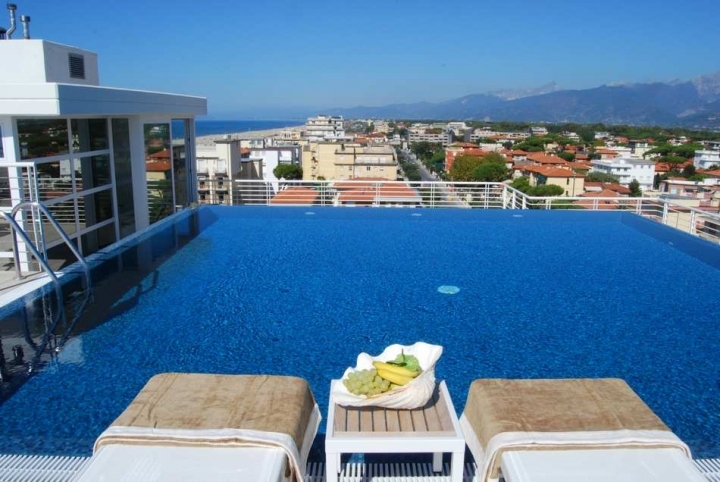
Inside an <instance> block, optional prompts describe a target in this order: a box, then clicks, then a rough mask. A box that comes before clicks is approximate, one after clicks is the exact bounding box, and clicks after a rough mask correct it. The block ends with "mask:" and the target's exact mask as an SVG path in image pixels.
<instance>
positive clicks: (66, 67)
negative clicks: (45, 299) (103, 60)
mask: <svg viewBox="0 0 720 482" xmlns="http://www.w3.org/2000/svg"><path fill="white" fill-rule="evenodd" d="M0 65H3V66H5V67H6V68H4V69H3V72H2V75H0V178H2V186H3V187H4V189H3V190H2V196H0V197H2V204H3V207H2V208H3V209H5V210H9V209H10V208H11V207H12V206H16V205H17V204H19V203H20V202H23V201H40V202H42V203H43V204H44V205H45V206H46V207H47V208H48V210H49V211H50V212H51V213H52V215H53V217H55V218H56V219H57V221H58V222H59V223H60V225H61V226H62V227H63V229H64V231H66V233H67V234H68V236H69V237H70V238H71V239H72V240H74V241H75V243H76V245H77V247H78V248H79V250H80V251H81V252H82V253H83V254H85V255H87V254H89V253H92V252H95V251H97V250H98V249H101V248H103V247H105V246H108V245H110V244H112V243H114V242H116V241H118V240H120V239H122V238H124V237H126V236H129V235H130V234H132V233H134V232H136V231H140V230H142V229H144V228H145V227H147V226H148V225H150V224H152V223H154V222H156V221H158V220H160V219H162V218H164V217H166V216H169V215H170V214H172V213H173V212H175V210H176V209H181V208H183V207H185V206H187V205H189V204H190V203H191V202H193V201H194V200H195V199H196V194H197V191H196V190H195V175H194V170H195V116H197V115H205V114H207V101H206V99H205V98H201V97H191V96H187V95H176V94H169V93H160V92H148V91H138V90H129V89H119V88H110V87H104V86H101V85H100V83H99V71H98V59H97V54H96V53H94V52H90V51H87V50H83V49H79V48H76V47H70V46H66V45H61V44H57V43H53V42H48V41H45V40H40V39H18V40H0ZM174 133H175V135H173V134H174ZM174 137H180V139H179V140H178V142H179V144H177V145H174V144H173V138H174ZM31 186H36V187H35V188H32V187H31ZM41 224H42V225H40V223H32V225H30V224H27V223H25V224H21V227H22V228H23V229H24V230H26V231H28V232H31V234H33V232H34V234H35V239H41V238H42V236H43V235H42V233H43V232H45V233H48V235H50V236H52V234H54V233H55V230H54V228H53V227H52V226H51V225H50V223H49V222H42V223H41ZM62 244H63V242H62V240H61V239H60V238H59V237H57V236H52V237H48V238H46V243H44V245H43V246H42V247H41V249H42V250H43V251H44V253H43V254H44V255H45V256H46V257H47V258H49V259H52V258H54V257H57V258H63V259H64V256H66V255H65V254H63V253H66V250H65V246H63V245H62ZM0 256H2V257H12V253H10V254H9V255H8V253H7V252H5V251H3V252H2V253H0ZM20 258H21V260H20V262H21V265H22V268H23V269H27V267H28V266H29V264H28V261H29V257H28V253H27V251H26V250H25V246H24V245H23V244H22V243H20ZM73 261H74V259H73Z"/></svg>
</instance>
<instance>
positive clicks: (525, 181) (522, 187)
mask: <svg viewBox="0 0 720 482" xmlns="http://www.w3.org/2000/svg"><path fill="white" fill-rule="evenodd" d="M510 187H512V188H515V189H517V190H518V191H522V192H527V191H528V190H529V189H530V178H528V177H527V176H522V177H518V178H517V179H515V180H513V182H511V183H510Z"/></svg>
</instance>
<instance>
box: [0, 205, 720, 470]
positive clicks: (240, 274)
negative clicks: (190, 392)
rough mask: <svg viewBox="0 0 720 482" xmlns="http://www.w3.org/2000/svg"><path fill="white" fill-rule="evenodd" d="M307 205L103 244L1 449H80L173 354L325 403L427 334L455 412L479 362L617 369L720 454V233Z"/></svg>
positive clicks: (213, 211)
mask: <svg viewBox="0 0 720 482" xmlns="http://www.w3.org/2000/svg"><path fill="white" fill-rule="evenodd" d="M308 211H310V210H309V209H307V208H265V207H260V208H249V207H241V208H223V207H212V208H211V207H205V208H202V209H200V211H199V213H198V214H197V215H193V216H190V217H186V218H185V219H183V220H181V221H178V223H177V224H176V225H174V226H171V227H170V228H166V229H163V230H162V231H161V232H159V234H158V235H156V236H155V237H153V238H151V239H149V240H146V241H145V242H143V243H142V244H141V245H140V246H138V248H137V249H132V250H128V251H125V252H123V253H122V254H118V255H116V256H113V255H107V256H106V257H107V259H108V260H107V263H106V264H105V265H101V267H99V268H98V269H97V270H96V278H97V279H98V280H100V281H99V286H98V289H97V291H98V301H97V302H96V304H95V305H93V306H92V307H91V309H90V311H89V313H88V317H87V318H86V319H85V320H83V321H82V323H81V324H80V326H79V329H80V330H81V331H82V333H81V334H79V335H78V336H77V337H75V338H73V339H72V341H71V342H70V343H69V344H68V346H67V348H66V349H65V350H64V351H63V352H61V353H60V355H59V356H58V358H57V359H56V360H54V361H52V362H51V363H49V364H48V365H47V366H46V367H45V368H44V369H43V370H42V371H41V372H39V373H38V374H36V375H35V376H32V377H31V378H29V379H28V380H27V381H26V382H25V383H24V384H23V385H22V386H21V387H20V388H19V389H18V390H17V392H16V393H14V394H13V395H12V396H11V397H9V398H8V399H7V400H5V401H4V403H2V405H0V432H1V433H2V434H3V437H0V453H38V454H78V455H89V454H90V453H91V449H92V444H93V441H94V440H95V438H96V437H97V436H98V435H99V434H100V432H101V431H102V430H103V429H104V428H105V427H106V426H108V425H109V424H110V423H111V422H112V421H113V420H114V419H115V418H116V417H117V416H118V415H119V414H120V413H121V412H122V411H123V409H124V408H125V407H126V406H127V404H128V403H129V402H130V401H131V400H132V398H133V397H134V396H135V394H136V393H137V392H138V391H139V390H140V389H141V388H142V386H143V385H144V383H145V382H146V381H147V380H148V379H149V378H150V377H151V376H153V375H154V374H156V373H159V372H166V371H187V372H213V373H269V374H286V375H297V376H300V377H304V378H305V379H307V380H308V381H309V382H310V384H311V386H312V389H313V392H314V393H315V395H316V397H317V399H318V402H319V404H320V406H321V407H322V411H323V416H324V417H327V401H328V392H329V384H330V380H331V379H332V378H337V377H339V376H340V375H341V374H342V373H343V371H344V370H345V368H346V367H347V366H351V365H353V364H354V362H355V358H356V356H357V354H358V353H360V352H361V351H365V352H369V353H371V354H377V353H379V352H380V351H382V349H383V348H384V347H385V346H387V345H389V344H392V343H402V344H411V343H413V342H415V341H419V340H423V341H427V342H430V343H435V344H440V345H443V346H444V348H445V351H444V354H443V355H442V357H441V358H440V361H439V363H438V366H437V370H436V374H437V376H438V378H440V379H445V380H446V381H447V384H448V388H449V390H450V393H451V395H452V397H453V401H454V404H455V407H456V409H457V410H458V412H461V411H462V409H463V407H464V404H465V399H466V396H467V389H468V386H469V385H470V382H471V381H472V380H473V379H475V378H478V377H508V378H538V377H541V378H556V377H620V378H623V379H625V380H627V382H628V383H629V384H630V385H631V386H632V388H633V389H634V390H635V391H637V392H638V394H639V395H640V396H641V397H642V398H643V399H644V400H645V401H646V402H647V403H648V405H650V407H651V408H652V409H653V410H654V411H655V412H656V413H657V414H658V415H659V416H660V417H661V418H662V419H663V420H664V421H665V422H666V423H667V424H668V425H669V426H670V427H671V428H672V429H673V430H674V431H675V432H676V433H677V434H678V435H679V436H680V437H681V438H682V439H683V440H685V441H686V442H687V443H688V444H689V445H690V446H691V448H692V449H693V453H694V455H695V456H696V457H718V456H720V437H718V434H720V417H718V414H719V413H720V396H719V395H720V393H719V392H720V386H719V385H720V380H719V378H718V377H719V375H720V357H718V349H719V348H720V334H719V333H720V331H719V330H718V329H717V296H716V293H715V292H716V289H717V287H718V286H720V248H719V247H718V246H713V245H711V244H709V243H707V242H704V241H701V240H697V239H693V238H690V237H689V236H687V235H685V234H683V233H679V232H676V231H672V230H670V229H667V228H665V227H662V226H660V225H657V224H654V223H653V222H652V221H647V220H644V219H641V218H639V217H636V216H634V215H631V214H625V213H583V212H550V211H523V212H517V211H469V210H392V209H359V208H358V209H333V208H326V209H319V208H312V212H313V213H314V215H308V214H307V212H308ZM417 214H421V215H420V216H418V215H417ZM174 249H177V252H176V253H175V254H174V255H173V256H169V257H168V256H166V253H167V252H168V251H172V250H174ZM103 266H104V267H103ZM103 270H104V271H103ZM115 270H120V272H119V273H117V274H113V275H112V276H110V275H107V273H111V272H113V271H115ZM103 273H105V274H103ZM441 287H445V288H443V289H440V290H439V288H441ZM448 287H452V289H449V288H448ZM16 321H17V320H16V319H15V318H14V317H12V316H11V317H8V318H7V319H6V320H4V321H3V322H0V325H2V324H3V323H6V324H8V325H9V324H12V323H16ZM7 336H8V335H7V334H6V335H4V336H3V339H4V340H5V339H7ZM6 353H7V347H6ZM321 431H324V425H323V427H321Z"/></svg>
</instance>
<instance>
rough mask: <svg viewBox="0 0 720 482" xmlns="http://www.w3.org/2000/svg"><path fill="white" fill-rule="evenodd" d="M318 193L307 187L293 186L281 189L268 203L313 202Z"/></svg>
mask: <svg viewBox="0 0 720 482" xmlns="http://www.w3.org/2000/svg"><path fill="white" fill-rule="evenodd" d="M318 195H319V193H318V192H317V191H316V190H315V189H310V188H309V187H302V186H293V187H289V188H287V189H283V190H282V191H280V192H279V193H277V195H276V196H275V197H274V198H272V199H271V200H270V204H307V205H310V204H313V203H314V202H315V200H316V199H317V197H318Z"/></svg>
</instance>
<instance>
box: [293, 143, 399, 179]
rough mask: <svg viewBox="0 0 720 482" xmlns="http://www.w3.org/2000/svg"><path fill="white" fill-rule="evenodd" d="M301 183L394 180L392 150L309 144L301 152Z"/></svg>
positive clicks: (389, 147)
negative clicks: (309, 181)
mask: <svg viewBox="0 0 720 482" xmlns="http://www.w3.org/2000/svg"><path fill="white" fill-rule="evenodd" d="M302 169H303V179H304V180H318V179H327V180H335V179H337V180H342V179H359V178H379V179H387V180H391V181H394V180H395V179H397V176H398V160H397V154H396V153H395V149H394V148H392V147H391V146H389V145H369V146H364V145H361V144H358V143H352V142H351V143H338V142H310V143H308V144H307V145H305V146H303V149H302Z"/></svg>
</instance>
